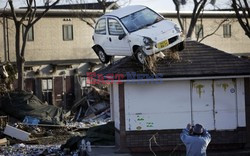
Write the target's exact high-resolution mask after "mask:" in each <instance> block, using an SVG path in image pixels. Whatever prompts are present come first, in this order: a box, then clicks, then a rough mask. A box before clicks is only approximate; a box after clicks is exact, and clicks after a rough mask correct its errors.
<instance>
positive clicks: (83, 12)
mask: <svg viewBox="0 0 250 156" xmlns="http://www.w3.org/2000/svg"><path fill="white" fill-rule="evenodd" d="M130 1H131V0H123V2H124V3H123V4H121V5H126V4H129V3H130ZM97 2H98V4H99V5H100V6H101V8H102V11H100V12H98V13H96V14H95V15H94V14H93V12H89V11H88V9H87V8H84V7H76V8H72V9H76V10H80V12H79V11H76V12H75V14H76V16H78V18H79V19H80V20H81V21H83V22H84V23H86V24H87V25H88V26H90V27H91V28H93V29H94V25H95V24H96V17H99V16H101V15H103V14H105V13H106V11H107V10H110V9H111V8H113V7H114V6H115V5H116V4H117V3H118V2H121V1H119V0H115V1H113V2H112V3H110V1H108V0H97ZM69 3H70V4H79V6H80V4H86V2H85V0H69Z"/></svg>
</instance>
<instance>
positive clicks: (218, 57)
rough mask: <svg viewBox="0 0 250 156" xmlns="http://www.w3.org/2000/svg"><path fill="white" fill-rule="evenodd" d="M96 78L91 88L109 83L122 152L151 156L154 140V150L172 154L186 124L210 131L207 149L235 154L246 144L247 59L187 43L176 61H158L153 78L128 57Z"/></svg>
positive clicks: (249, 138) (249, 128) (249, 133)
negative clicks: (171, 151) (148, 152)
mask: <svg viewBox="0 0 250 156" xmlns="http://www.w3.org/2000/svg"><path fill="white" fill-rule="evenodd" d="M95 74H96V76H97V77H96V78H95V79H92V80H93V81H94V82H99V83H101V82H103V81H105V82H109V83H111V89H110V93H111V113H112V117H113V119H114V122H115V128H116V144H117V146H118V147H120V150H121V151H124V150H127V149H129V150H131V151H145V150H149V140H150V138H152V136H156V141H157V144H155V143H152V148H154V149H155V150H156V149H158V150H172V149H174V148H175V147H176V145H180V144H181V140H180V138H179V134H180V132H181V130H182V129H183V128H185V127H186V125H187V123H193V124H196V123H200V124H202V125H203V126H204V127H205V128H206V129H208V130H209V131H210V133H211V135H212V142H211V144H210V145H209V148H210V149H215V148H216V149H218V148H219V149H224V148H230V149H235V148H237V149H239V148H244V147H246V146H248V145H249V143H250V120H249V119H250V116H249V115H250V112H249V107H250V99H249V97H250V61H249V60H247V59H242V58H239V57H236V56H234V55H231V54H228V53H225V52H223V51H220V50H218V49H215V48H212V47H210V46H207V45H204V44H201V43H198V42H195V41H187V42H186V48H185V49H184V50H183V51H182V52H179V59H176V57H175V59H173V57H167V56H166V57H165V58H164V59H160V60H158V61H157V63H156V72H155V74H154V75H153V74H148V72H145V71H143V70H142V67H141V65H139V64H138V63H137V62H136V61H135V60H134V59H133V58H131V57H126V58H123V59H121V60H119V61H117V62H115V63H114V64H112V65H110V66H108V67H106V68H104V69H100V70H98V71H97V72H96V73H95ZM95 74H93V77H94V75H95ZM118 75H119V76H118ZM100 77H102V78H103V79H102V80H100ZM98 78H99V80H98ZM218 145H220V146H218ZM159 146H160V147H159ZM183 147H184V146H182V147H177V150H180V149H183Z"/></svg>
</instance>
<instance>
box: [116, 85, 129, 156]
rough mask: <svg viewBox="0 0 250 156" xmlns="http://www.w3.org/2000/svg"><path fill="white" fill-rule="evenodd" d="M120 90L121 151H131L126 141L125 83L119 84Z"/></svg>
mask: <svg viewBox="0 0 250 156" xmlns="http://www.w3.org/2000/svg"><path fill="white" fill-rule="evenodd" d="M118 91H119V113H120V136H119V137H120V139H119V141H120V144H119V145H120V147H119V150H118V152H119V153H127V152H129V150H128V148H127V141H126V118H125V117H126V116H125V95H124V92H125V90H124V83H122V84H119V85H118Z"/></svg>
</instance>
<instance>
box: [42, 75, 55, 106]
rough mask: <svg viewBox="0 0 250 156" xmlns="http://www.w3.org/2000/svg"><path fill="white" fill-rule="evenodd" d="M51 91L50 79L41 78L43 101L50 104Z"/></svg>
mask: <svg viewBox="0 0 250 156" xmlns="http://www.w3.org/2000/svg"><path fill="white" fill-rule="evenodd" d="M52 91H53V83H52V79H43V80H42V99H43V102H45V101H46V102H47V103H48V104H52Z"/></svg>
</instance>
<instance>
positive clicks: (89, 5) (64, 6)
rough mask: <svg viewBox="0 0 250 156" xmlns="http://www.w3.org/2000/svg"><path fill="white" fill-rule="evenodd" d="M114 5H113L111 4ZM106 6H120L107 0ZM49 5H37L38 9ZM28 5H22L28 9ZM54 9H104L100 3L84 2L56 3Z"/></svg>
mask: <svg viewBox="0 0 250 156" xmlns="http://www.w3.org/2000/svg"><path fill="white" fill-rule="evenodd" d="M111 5H112V6H111ZM105 6H106V7H109V6H111V9H117V8H119V6H118V5H117V3H116V2H106V3H105ZM46 7H47V6H37V7H36V8H37V9H46ZM26 8H27V7H20V9H26ZM53 9H88V10H102V9H103V6H102V5H101V4H100V3H83V4H61V5H55V6H54V7H53Z"/></svg>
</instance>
